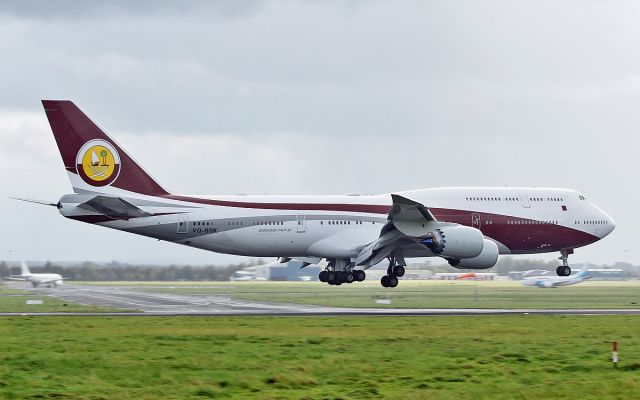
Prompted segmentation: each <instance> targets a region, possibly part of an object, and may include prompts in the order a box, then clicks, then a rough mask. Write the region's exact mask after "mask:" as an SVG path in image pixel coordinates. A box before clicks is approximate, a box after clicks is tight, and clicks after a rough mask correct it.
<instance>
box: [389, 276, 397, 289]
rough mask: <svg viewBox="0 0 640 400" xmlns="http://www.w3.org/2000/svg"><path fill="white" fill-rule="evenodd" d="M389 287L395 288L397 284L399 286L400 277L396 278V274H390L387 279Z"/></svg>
mask: <svg viewBox="0 0 640 400" xmlns="http://www.w3.org/2000/svg"><path fill="white" fill-rule="evenodd" d="M387 285H388V286H387V287H391V288H394V287H396V286H398V278H396V277H395V276H393V275H392V276H389V278H388V279H387Z"/></svg>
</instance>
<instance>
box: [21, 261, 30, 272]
mask: <svg viewBox="0 0 640 400" xmlns="http://www.w3.org/2000/svg"><path fill="white" fill-rule="evenodd" d="M20 273H21V274H22V275H31V271H29V267H28V266H27V263H26V262H24V261H21V262H20Z"/></svg>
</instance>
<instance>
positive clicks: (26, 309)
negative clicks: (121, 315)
mask: <svg viewBox="0 0 640 400" xmlns="http://www.w3.org/2000/svg"><path fill="white" fill-rule="evenodd" d="M27 300H40V301H42V304H27ZM114 311H129V310H120V309H116V308H107V307H96V306H85V305H81V304H75V303H69V302H66V301H63V300H58V299H55V298H53V297H49V296H39V295H36V294H33V293H31V292H28V291H26V290H16V289H2V288H0V312H17V313H37V312H114Z"/></svg>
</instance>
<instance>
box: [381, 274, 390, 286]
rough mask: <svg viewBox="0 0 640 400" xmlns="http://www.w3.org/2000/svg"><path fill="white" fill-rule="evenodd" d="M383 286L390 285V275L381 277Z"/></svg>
mask: <svg viewBox="0 0 640 400" xmlns="http://www.w3.org/2000/svg"><path fill="white" fill-rule="evenodd" d="M380 284H381V285H382V287H389V275H385V276H383V277H382V278H381V279H380Z"/></svg>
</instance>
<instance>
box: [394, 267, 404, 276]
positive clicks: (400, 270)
mask: <svg viewBox="0 0 640 400" xmlns="http://www.w3.org/2000/svg"><path fill="white" fill-rule="evenodd" d="M404 273H405V269H404V265H396V266H395V267H393V275H394V276H397V277H398V278H400V277H401V276H404Z"/></svg>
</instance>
